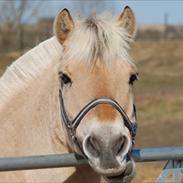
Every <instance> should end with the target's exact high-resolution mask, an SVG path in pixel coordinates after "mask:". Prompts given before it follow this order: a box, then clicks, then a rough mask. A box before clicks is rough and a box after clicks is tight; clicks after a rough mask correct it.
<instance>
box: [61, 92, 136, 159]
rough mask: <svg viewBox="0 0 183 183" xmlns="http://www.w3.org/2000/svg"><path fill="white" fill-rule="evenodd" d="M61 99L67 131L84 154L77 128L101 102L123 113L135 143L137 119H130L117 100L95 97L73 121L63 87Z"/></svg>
mask: <svg viewBox="0 0 183 183" xmlns="http://www.w3.org/2000/svg"><path fill="white" fill-rule="evenodd" d="M59 99H60V109H61V115H62V119H63V122H64V124H65V127H66V128H67V133H68V135H69V136H70V137H71V139H72V140H73V141H74V142H75V144H76V145H77V146H78V148H79V150H80V151H81V152H82V153H83V155H84V152H83V150H82V148H81V146H80V145H79V142H78V140H77V137H76V129H77V127H78V126H79V124H80V122H81V120H82V119H83V118H84V116H85V115H86V114H87V113H88V112H89V111H90V110H91V109H93V108H94V107H96V106H97V105H100V104H109V105H111V106H113V107H114V108H115V109H116V110H117V111H118V112H119V113H120V114H121V116H122V118H123V119H124V124H125V126H126V127H127V128H128V130H129V131H130V133H131V137H132V142H133V145H134V140H135V136H136V130H137V123H136V121H134V122H131V121H130V119H129V118H128V115H127V114H126V112H125V111H124V110H123V108H122V107H121V106H120V105H119V104H118V103H117V102H116V101H115V100H113V99H110V98H107V97H102V98H97V99H94V100H92V101H91V102H89V103H88V104H87V105H86V106H85V107H83V108H82V110H81V111H80V112H79V113H78V115H77V116H76V117H75V118H74V119H73V120H72V121H71V120H69V118H68V116H67V113H66V110H65V106H64V100H63V94H62V91H61V89H60V90H59ZM133 108H134V113H135V119H136V108H135V105H133Z"/></svg>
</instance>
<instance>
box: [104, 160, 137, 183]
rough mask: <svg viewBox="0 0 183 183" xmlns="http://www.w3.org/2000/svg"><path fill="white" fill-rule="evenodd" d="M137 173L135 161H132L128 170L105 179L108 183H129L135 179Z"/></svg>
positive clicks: (128, 163)
mask: <svg viewBox="0 0 183 183" xmlns="http://www.w3.org/2000/svg"><path fill="white" fill-rule="evenodd" d="M135 172H136V168H135V163H134V161H133V160H130V161H128V162H127V165H126V168H125V170H124V171H123V172H122V173H121V174H119V175H115V176H109V177H106V176H104V179H105V180H106V181H107V182H108V183H129V182H131V181H132V179H133V178H134V176H135Z"/></svg>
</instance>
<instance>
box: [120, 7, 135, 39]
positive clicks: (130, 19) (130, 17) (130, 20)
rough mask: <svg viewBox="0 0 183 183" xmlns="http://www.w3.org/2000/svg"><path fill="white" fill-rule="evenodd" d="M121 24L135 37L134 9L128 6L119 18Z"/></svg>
mask: <svg viewBox="0 0 183 183" xmlns="http://www.w3.org/2000/svg"><path fill="white" fill-rule="evenodd" d="M118 21H119V22H120V25H121V26H122V27H124V28H125V29H126V30H127V32H128V34H129V35H130V36H131V37H132V38H133V37H135V34H136V20H135V15H134V13H133V11H132V9H131V8H130V7H129V6H126V7H125V8H124V10H123V12H122V13H121V15H120V16H119V18H118Z"/></svg>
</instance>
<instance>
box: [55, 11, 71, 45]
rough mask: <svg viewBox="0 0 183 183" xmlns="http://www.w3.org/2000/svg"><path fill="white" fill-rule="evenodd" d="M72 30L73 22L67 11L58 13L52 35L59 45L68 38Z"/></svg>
mask: <svg viewBox="0 0 183 183" xmlns="http://www.w3.org/2000/svg"><path fill="white" fill-rule="evenodd" d="M73 29H74V21H73V19H72V16H71V15H70V13H69V10H68V9H66V8H64V9H63V10H62V11H60V12H59V14H58V15H57V17H56V18H55V22H54V33H55V35H56V37H57V39H58V40H59V42H60V43H61V44H63V43H64V41H65V40H66V39H67V38H68V36H69V34H70V33H71V32H72V30H73Z"/></svg>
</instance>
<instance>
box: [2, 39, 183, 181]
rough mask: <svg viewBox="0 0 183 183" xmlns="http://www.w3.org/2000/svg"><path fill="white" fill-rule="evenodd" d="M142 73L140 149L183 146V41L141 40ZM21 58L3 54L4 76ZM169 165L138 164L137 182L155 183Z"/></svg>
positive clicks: (138, 88) (136, 48) (137, 55)
mask: <svg viewBox="0 0 183 183" xmlns="http://www.w3.org/2000/svg"><path fill="white" fill-rule="evenodd" d="M131 54H132V57H133V58H134V60H135V62H136V64H137V66H138V68H139V74H140V80H139V81H138V82H137V83H136V84H135V86H134V90H135V99H136V106H137V112H138V113H137V114H138V121H139V129H138V133H137V139H136V147H138V148H139V147H162V146H183V133H182V130H183V112H182V109H183V81H182V79H183V42H182V41H179V40H169V41H156V42H152V41H151V42H150V41H138V42H136V43H134V45H133V46H132V50H131ZM17 56H18V54H17V53H10V54H4V55H1V58H0V74H2V73H3V71H4V69H5V68H6V66H7V65H9V64H10V63H11V61H12V60H14V59H15V58H16V57H17ZM164 164H165V162H153V163H137V176H136V178H135V180H134V183H152V182H155V180H156V178H157V177H158V175H159V174H160V172H161V169H162V168H163V165H164Z"/></svg>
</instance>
